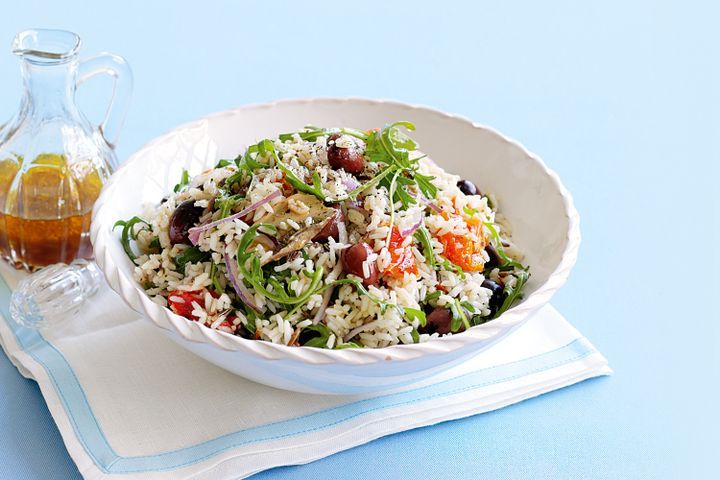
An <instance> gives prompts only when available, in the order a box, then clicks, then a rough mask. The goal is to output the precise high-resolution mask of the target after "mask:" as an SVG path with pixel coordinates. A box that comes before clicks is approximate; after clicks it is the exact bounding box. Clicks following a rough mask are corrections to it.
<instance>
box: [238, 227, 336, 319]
mask: <svg viewBox="0 0 720 480" xmlns="http://www.w3.org/2000/svg"><path fill="white" fill-rule="evenodd" d="M261 227H262V228H264V229H265V230H266V231H271V232H277V229H276V227H275V226H274V225H268V224H260V223H256V224H254V225H252V226H251V227H250V228H249V229H248V230H247V231H246V232H245V233H243V235H242V237H240V242H238V248H237V262H238V270H239V272H240V274H241V275H242V279H243V280H246V281H247V282H248V283H250V284H251V285H252V286H253V287H254V288H255V291H257V292H259V293H260V294H262V295H264V296H265V297H267V298H269V299H270V300H273V301H274V302H277V303H280V304H283V305H297V304H302V303H305V302H307V301H308V300H309V299H310V296H311V295H312V294H313V293H314V292H315V291H316V290H317V289H318V287H319V285H320V284H321V283H322V276H323V268H322V267H319V268H318V269H317V270H315V271H314V272H307V275H308V276H309V278H310V285H308V287H307V289H306V290H305V291H304V292H303V293H301V294H300V295H295V294H294V293H291V292H289V291H288V290H287V288H286V287H285V286H283V285H282V283H280V281H279V280H278V279H277V277H275V276H274V275H270V276H269V277H267V278H266V277H265V271H264V270H263V269H262V267H261V265H260V259H259V258H258V257H257V256H256V255H254V254H253V253H252V252H248V251H247V249H248V247H249V246H250V244H251V243H252V241H253V240H254V239H255V237H256V236H257V232H258V229H260V228H261ZM248 263H249V264H250V267H249V268H248V267H247V266H246V265H247V264H248ZM268 287H269V288H268Z"/></svg>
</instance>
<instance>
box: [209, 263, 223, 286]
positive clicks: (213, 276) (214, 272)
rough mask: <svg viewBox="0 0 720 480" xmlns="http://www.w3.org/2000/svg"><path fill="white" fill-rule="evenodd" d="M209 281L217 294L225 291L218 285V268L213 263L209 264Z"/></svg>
mask: <svg viewBox="0 0 720 480" xmlns="http://www.w3.org/2000/svg"><path fill="white" fill-rule="evenodd" d="M210 280H211V281H212V285H213V288H214V289H215V291H216V292H217V293H218V294H221V293H223V292H224V291H225V289H224V288H223V286H222V285H221V284H220V277H218V266H217V264H216V263H215V262H212V263H211V264H210Z"/></svg>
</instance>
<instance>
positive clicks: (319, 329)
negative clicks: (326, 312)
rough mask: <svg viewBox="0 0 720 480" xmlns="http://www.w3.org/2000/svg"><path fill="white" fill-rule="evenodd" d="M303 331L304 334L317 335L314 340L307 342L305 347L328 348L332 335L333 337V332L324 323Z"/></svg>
mask: <svg viewBox="0 0 720 480" xmlns="http://www.w3.org/2000/svg"><path fill="white" fill-rule="evenodd" d="M302 331H303V333H305V332H312V333H315V335H313V336H312V338H310V339H309V340H306V341H305V343H303V344H302V345H303V346H304V347H316V348H327V342H328V340H329V339H330V335H332V331H330V329H329V328H328V327H327V326H326V325H324V324H322V323H318V324H316V325H308V326H307V327H305V328H303V330H302ZM303 336H305V335H303Z"/></svg>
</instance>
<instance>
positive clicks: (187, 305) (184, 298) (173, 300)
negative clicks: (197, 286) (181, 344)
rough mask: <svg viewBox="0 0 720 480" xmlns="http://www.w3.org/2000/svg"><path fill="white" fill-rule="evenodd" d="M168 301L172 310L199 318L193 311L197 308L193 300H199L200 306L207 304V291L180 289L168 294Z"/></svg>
mask: <svg viewBox="0 0 720 480" xmlns="http://www.w3.org/2000/svg"><path fill="white" fill-rule="evenodd" d="M167 301H168V306H169V307H170V310H172V311H173V312H175V313H177V314H178V315H180V316H183V317H185V318H188V319H190V320H197V319H198V317H196V316H195V315H193V314H192V311H193V310H194V309H195V307H193V304H192V302H197V304H198V305H200V306H203V305H205V293H204V290H201V291H197V292H182V291H179V290H178V291H175V292H171V293H170V294H169V295H168V299H167Z"/></svg>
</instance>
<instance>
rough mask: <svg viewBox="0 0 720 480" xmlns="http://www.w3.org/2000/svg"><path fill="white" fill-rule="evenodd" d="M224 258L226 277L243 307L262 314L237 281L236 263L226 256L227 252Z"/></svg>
mask: <svg viewBox="0 0 720 480" xmlns="http://www.w3.org/2000/svg"><path fill="white" fill-rule="evenodd" d="M224 257H225V267H226V268H227V275H228V278H229V279H230V283H232V286H233V289H234V290H235V293H237V295H238V297H240V300H242V302H243V303H244V304H245V305H247V306H248V307H250V308H252V309H253V310H255V311H256V312H258V313H263V310H262V309H260V307H258V306H257V304H256V303H255V299H254V298H253V296H252V294H251V293H250V290H248V289H247V287H246V286H245V284H244V283H243V282H242V280H238V267H237V262H235V261H233V259H232V258H230V255H228V254H227V252H225V253H224Z"/></svg>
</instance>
